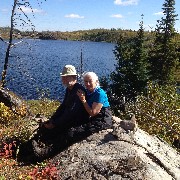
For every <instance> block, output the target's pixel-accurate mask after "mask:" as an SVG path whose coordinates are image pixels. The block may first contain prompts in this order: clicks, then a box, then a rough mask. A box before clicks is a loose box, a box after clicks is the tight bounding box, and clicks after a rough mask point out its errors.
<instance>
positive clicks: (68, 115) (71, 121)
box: [50, 83, 89, 128]
mask: <svg viewBox="0 0 180 180" xmlns="http://www.w3.org/2000/svg"><path fill="white" fill-rule="evenodd" d="M78 89H81V90H83V91H84V92H85V89H84V87H83V86H82V85H80V84H79V83H76V84H75V85H74V87H73V89H72V90H70V89H68V88H66V93H65V97H64V100H63V102H62V104H61V105H60V106H59V108H58V109H57V110H56V112H55V113H54V114H53V115H52V117H51V118H50V121H52V123H53V124H54V125H55V126H59V127H61V128H66V127H67V128H68V127H70V126H77V125H79V124H84V123H86V121H88V118H89V115H88V113H87V112H86V110H85V108H84V106H83V104H82V102H81V101H80V99H79V97H78V95H77V90H78Z"/></svg>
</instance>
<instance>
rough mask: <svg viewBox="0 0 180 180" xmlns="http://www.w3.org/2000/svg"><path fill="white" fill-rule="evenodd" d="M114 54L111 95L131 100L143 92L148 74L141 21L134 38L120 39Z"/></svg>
mask: <svg viewBox="0 0 180 180" xmlns="http://www.w3.org/2000/svg"><path fill="white" fill-rule="evenodd" d="M142 17H143V15H142ZM114 54H115V57H116V60H117V65H116V70H115V71H114V72H112V73H111V79H112V85H111V89H112V93H113V94H115V96H117V97H121V96H125V97H127V98H130V99H131V98H135V97H136V96H137V95H138V94H141V93H142V92H145V87H146V84H147V81H148V79H149V75H148V74H149V72H148V63H147V48H146V47H145V40H144V29H143V20H142V21H141V22H140V29H139V30H138V32H137V36H136V37H133V38H124V37H122V36H121V37H120V39H119V41H118V44H117V46H116V48H115V51H114Z"/></svg>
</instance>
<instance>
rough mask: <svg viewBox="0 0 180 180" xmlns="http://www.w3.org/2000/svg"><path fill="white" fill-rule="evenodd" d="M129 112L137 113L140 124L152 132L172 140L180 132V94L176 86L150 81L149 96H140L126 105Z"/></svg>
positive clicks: (168, 140) (169, 140)
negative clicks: (160, 84) (161, 84)
mask: <svg viewBox="0 0 180 180" xmlns="http://www.w3.org/2000/svg"><path fill="white" fill-rule="evenodd" d="M126 106H127V107H126V108H127V109H126V110H127V112H128V113H129V112H132V113H135V114H136V118H137V121H138V125H139V126H140V127H141V128H142V129H144V130H145V131H147V132H148V133H150V134H155V135H158V136H160V137H161V138H163V139H164V140H166V141H167V142H169V143H170V142H172V141H173V138H174V136H175V135H179V134H180V126H179V124H180V115H179V114H180V113H179V112H180V94H178V93H177V89H176V87H174V86H170V85H165V86H159V85H158V84H156V83H152V82H150V83H149V84H148V87H147V96H146V97H145V96H138V97H137V99H136V102H135V103H132V102H131V103H128V104H127V105H126Z"/></svg>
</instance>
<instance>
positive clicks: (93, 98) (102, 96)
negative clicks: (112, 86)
mask: <svg viewBox="0 0 180 180" xmlns="http://www.w3.org/2000/svg"><path fill="white" fill-rule="evenodd" d="M93 102H96V103H101V104H102V105H103V107H104V108H106V107H109V106H110V105H109V101H108V97H107V94H106V92H105V91H104V90H103V89H102V88H100V87H99V86H98V87H96V88H95V90H94V91H93V92H89V91H88V90H87V103H88V105H89V106H90V107H92V104H93Z"/></svg>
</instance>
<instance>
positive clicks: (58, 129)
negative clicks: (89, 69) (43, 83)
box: [18, 65, 89, 160]
mask: <svg viewBox="0 0 180 180" xmlns="http://www.w3.org/2000/svg"><path fill="white" fill-rule="evenodd" d="M60 76H61V79H62V83H63V85H64V86H65V87H66V93H65V97H64V100H63V102H62V104H61V105H60V106H59V107H58V109H57V110H56V112H55V113H54V114H53V115H52V116H51V118H50V119H49V120H48V121H47V122H43V123H42V124H40V129H39V131H38V133H37V135H35V136H33V137H32V138H31V139H30V140H29V141H28V142H26V143H23V144H22V145H21V146H20V150H19V155H18V156H19V159H25V156H26V155H27V154H28V152H29V151H28V150H31V152H29V153H33V152H32V151H34V153H35V156H36V157H41V159H43V158H45V157H47V156H49V154H50V153H49V152H50V151H54V149H58V148H64V147H66V146H67V143H66V142H67V141H66V138H65V137H64V136H65V134H66V132H67V130H68V129H69V128H71V127H73V126H78V125H79V124H83V123H86V122H87V121H88V119H89V115H88V113H87V112H86V110H85V108H84V107H83V104H82V102H81V101H80V99H79V97H78V95H77V91H78V90H79V89H81V90H82V91H85V88H84V87H83V86H82V85H80V84H79V83H78V82H77V73H76V69H75V67H74V66H72V65H66V66H64V68H63V71H62V73H61V74H60ZM40 138H41V139H40ZM59 138H60V139H61V140H60V139H59ZM40 141H41V142H42V141H43V142H44V144H45V146H42V145H41V146H40V144H38V142H40ZM60 141H61V142H60ZM41 144H42V143H41ZM52 144H53V145H54V147H53V148H51V147H52V146H51V145H52ZM46 145H47V146H46ZM56 145H58V147H57V146H56ZM49 147H50V148H49ZM29 157H30V156H29ZM30 160H31V157H30Z"/></svg>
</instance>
